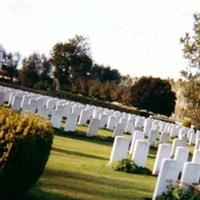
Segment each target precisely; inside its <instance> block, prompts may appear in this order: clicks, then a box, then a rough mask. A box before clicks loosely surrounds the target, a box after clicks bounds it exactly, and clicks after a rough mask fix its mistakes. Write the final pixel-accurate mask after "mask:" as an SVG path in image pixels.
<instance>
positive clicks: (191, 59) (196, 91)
mask: <svg viewBox="0 0 200 200" xmlns="http://www.w3.org/2000/svg"><path fill="white" fill-rule="evenodd" d="M180 41H181V43H182V45H183V56H184V57H185V58H186V59H187V61H188V64H189V65H188V68H186V69H185V70H183V71H182V76H183V77H184V78H185V81H184V82H183V84H182V87H183V95H184V97H185V98H186V101H187V104H188V107H187V110H186V114H187V116H189V117H191V118H192V122H193V123H195V124H196V123H197V124H198V126H199V124H200V123H199V118H200V117H199V116H200V115H199V114H200V112H199V109H200V71H199V70H200V13H195V14H194V26H193V32H192V33H190V34H189V33H186V34H185V36H184V37H182V38H181V39H180Z"/></svg>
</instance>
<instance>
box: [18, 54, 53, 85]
mask: <svg viewBox="0 0 200 200" xmlns="http://www.w3.org/2000/svg"><path fill="white" fill-rule="evenodd" d="M51 68H52V66H51V64H50V63H49V61H48V59H47V58H46V56H45V55H40V54H37V53H33V54H31V55H29V56H28V57H27V58H24V59H23V60H22V69H21V70H20V76H19V77H20V81H21V83H22V84H23V85H26V86H28V87H36V88H37V89H47V87H49V86H50V85H51V84H52V77H51V70H52V69H51ZM39 85H40V86H39ZM38 87H41V88H38Z"/></svg>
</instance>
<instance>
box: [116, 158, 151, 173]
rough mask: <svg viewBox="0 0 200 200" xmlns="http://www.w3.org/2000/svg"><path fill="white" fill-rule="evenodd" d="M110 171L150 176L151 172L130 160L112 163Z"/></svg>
mask: <svg viewBox="0 0 200 200" xmlns="http://www.w3.org/2000/svg"><path fill="white" fill-rule="evenodd" d="M112 169H113V170H114V171H123V172H126V173H133V174H144V175H151V170H149V169H148V168H146V167H139V166H137V165H136V164H135V163H134V161H133V160H131V159H123V160H121V161H116V162H114V163H113V164H112Z"/></svg>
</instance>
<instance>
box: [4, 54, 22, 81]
mask: <svg viewBox="0 0 200 200" xmlns="http://www.w3.org/2000/svg"><path fill="white" fill-rule="evenodd" d="M19 61H20V54H19V53H18V52H16V53H6V52H5V53H4V55H3V65H2V70H3V71H2V72H1V73H2V74H3V75H6V76H9V77H10V80H11V82H12V81H13V78H14V77H17V75H18V72H17V66H18V63H19Z"/></svg>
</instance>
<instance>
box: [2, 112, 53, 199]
mask: <svg viewBox="0 0 200 200" xmlns="http://www.w3.org/2000/svg"><path fill="white" fill-rule="evenodd" d="M52 140H53V134H52V130H51V126H50V123H49V122H48V121H46V120H42V119H41V118H39V117H37V116H30V115H19V114H18V113H16V112H13V111H11V110H10V109H6V108H0V198H1V199H4V200H5V199H14V198H18V197H21V196H22V195H23V194H25V193H26V192H27V191H28V190H29V189H30V188H31V187H32V186H33V185H34V184H35V182H36V181H37V180H38V178H39V177H40V176H41V174H42V173H43V170H44V167H45V164H46V162H47V160H48V157H49V154H50V150H51V145H52Z"/></svg>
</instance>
